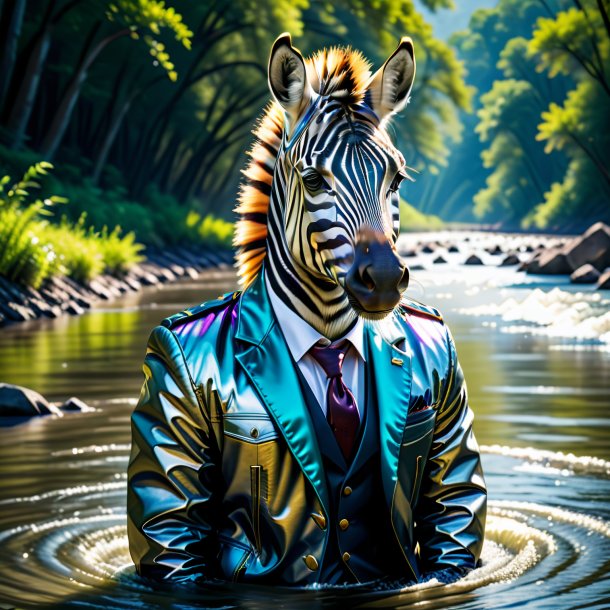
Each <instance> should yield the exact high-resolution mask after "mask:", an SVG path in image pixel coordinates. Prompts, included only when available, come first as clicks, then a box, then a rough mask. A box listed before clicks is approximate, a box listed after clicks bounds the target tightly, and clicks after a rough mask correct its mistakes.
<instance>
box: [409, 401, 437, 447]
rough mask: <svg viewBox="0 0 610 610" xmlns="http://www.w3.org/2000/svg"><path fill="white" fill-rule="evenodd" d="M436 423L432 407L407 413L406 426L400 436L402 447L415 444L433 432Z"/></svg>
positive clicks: (434, 411)
mask: <svg viewBox="0 0 610 610" xmlns="http://www.w3.org/2000/svg"><path fill="white" fill-rule="evenodd" d="M435 422H436V410H435V409H433V408H432V407H428V408H426V409H422V410H421V411H416V412H415V413H409V414H408V415H407V424H406V426H405V429H404V433H403V436H402V446H403V447H404V446H405V445H411V444H413V443H417V442H418V441H419V440H420V439H422V438H423V437H425V436H427V435H428V434H430V433H431V432H432V431H433V430H434V424H435Z"/></svg>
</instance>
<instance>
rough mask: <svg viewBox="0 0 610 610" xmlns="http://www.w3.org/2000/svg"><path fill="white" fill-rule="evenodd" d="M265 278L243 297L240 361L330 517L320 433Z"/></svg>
mask: <svg viewBox="0 0 610 610" xmlns="http://www.w3.org/2000/svg"><path fill="white" fill-rule="evenodd" d="M262 274H263V271H262V272H261V273H259V275H258V277H257V278H256V280H254V282H253V283H252V284H251V285H250V286H249V287H248V288H247V289H246V290H245V291H244V292H243V293H242V295H241V299H240V305H239V312H238V321H237V332H236V338H237V339H239V340H240V341H243V342H244V346H243V350H239V349H238V350H237V351H236V358H237V360H238V361H239V362H240V364H241V366H242V367H243V369H244V371H245V372H246V374H247V376H248V377H249V379H250V381H251V382H252V385H253V386H254V388H255V389H256V391H257V392H258V394H259V396H260V399H261V401H262V402H263V404H264V405H265V406H266V407H267V410H268V411H269V413H270V415H271V416H272V417H273V419H274V420H275V422H276V424H277V426H278V428H279V430H280V431H281V433H282V434H283V436H284V438H285V439H286V442H287V444H288V446H289V448H290V450H291V452H292V454H293V455H294V457H295V459H296V460H297V461H298V463H299V464H300V466H301V468H302V470H303V472H304V473H305V476H306V477H307V478H308V479H309V481H310V482H311V484H312V486H313V488H314V490H315V492H316V494H317V495H318V498H319V500H320V503H321V504H322V506H323V507H324V509H325V510H326V512H327V514H328V512H329V501H328V491H327V489H326V479H325V477H324V471H323V464H322V456H321V454H320V449H319V447H318V443H317V440H316V433H315V430H314V427H313V423H312V421H311V417H310V415H309V411H308V409H307V405H306V404H305V401H304V398H303V394H302V391H301V387H300V385H299V380H298V377H297V371H296V369H295V365H294V363H293V361H292V358H291V357H290V352H289V350H288V346H287V345H286V341H285V340H284V336H283V334H282V331H281V329H280V327H279V325H278V324H277V322H276V320H275V317H274V315H273V312H272V310H271V304H270V302H269V298H268V295H267V291H266V288H265V282H264V281H263V277H262Z"/></svg>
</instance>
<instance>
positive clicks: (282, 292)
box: [234, 33, 415, 340]
mask: <svg viewBox="0 0 610 610" xmlns="http://www.w3.org/2000/svg"><path fill="white" fill-rule="evenodd" d="M268 74H269V77H268V79H269V86H270V89H271V92H272V94H273V99H272V100H271V102H270V103H269V104H268V105H267V107H266V108H265V110H264V113H263V116H262V118H261V119H260V120H259V122H258V125H257V127H256V129H255V131H254V135H255V138H256V140H255V142H254V145H253V146H252V148H251V150H250V151H249V156H250V161H249V163H248V165H247V167H246V169H245V170H243V174H244V176H245V180H244V182H243V183H242V185H241V188H240V192H239V197H238V205H237V207H236V208H235V211H236V213H237V214H238V220H237V222H236V229H235V236H234V245H235V246H236V249H237V254H236V267H237V271H238V275H239V282H240V284H242V285H243V286H244V287H247V286H248V285H249V284H251V283H252V281H253V280H254V278H255V277H256V276H257V274H258V273H259V271H260V269H261V268H262V266H263V263H264V265H265V273H266V275H267V278H268V281H269V282H270V284H271V286H272V288H273V290H274V292H275V293H276V294H277V295H278V296H280V298H281V299H282V300H283V301H284V302H285V303H286V304H287V305H288V306H289V307H291V308H292V309H293V310H295V311H296V312H297V313H298V314H299V315H300V316H301V318H303V319H304V320H305V321H306V322H308V323H309V324H310V325H311V326H312V327H313V328H315V329H316V330H317V331H318V332H320V333H321V334H323V335H324V336H326V337H327V338H329V339H331V340H334V339H337V338H339V337H341V336H343V335H344V334H345V333H347V332H349V330H350V329H351V328H352V327H353V326H354V324H355V323H356V321H357V320H358V316H360V317H362V318H364V319H365V320H371V321H375V320H382V319H384V318H387V316H388V315H389V314H390V313H391V312H392V311H393V310H394V308H395V307H396V306H397V304H398V303H399V301H400V298H401V295H402V293H403V292H404V290H405V289H406V287H407V285H408V282H409V272H408V269H407V268H406V266H405V265H404V263H403V262H402V261H401V259H400V257H399V256H398V254H397V251H396V247H395V244H396V240H397V238H398V233H399V187H400V184H401V182H402V181H403V180H404V179H409V180H412V178H411V176H410V175H409V173H408V171H407V170H408V168H407V166H406V165H405V159H404V157H403V155H402V154H401V153H400V151H398V150H397V149H396V147H395V146H394V145H393V143H392V141H391V138H390V136H389V134H388V131H387V125H388V122H389V119H390V117H391V116H392V115H394V114H395V113H397V112H399V111H400V110H401V109H403V108H404V107H405V105H406V104H407V102H408V100H409V94H410V92H411V88H412V85H413V80H414V77H415V55H414V49H413V42H412V40H411V39H410V38H409V37H403V38H402V39H401V40H400V43H399V45H398V47H397V49H396V50H395V51H394V52H393V53H392V55H391V56H390V57H389V58H388V59H387V61H386V62H385V63H384V65H383V66H382V67H381V68H380V69H379V70H378V71H377V72H375V73H374V74H372V73H371V64H370V63H369V62H368V61H367V60H366V59H365V58H364V56H363V55H362V53H360V52H359V51H357V50H353V49H352V48H351V47H332V48H327V49H323V50H321V51H318V52H317V53H315V54H314V55H313V56H312V57H310V58H308V59H307V60H305V59H304V58H303V56H302V54H301V53H300V51H299V50H298V49H296V48H295V47H293V46H292V40H291V36H290V34H288V33H284V34H282V35H280V36H279V37H278V38H277V40H276V41H275V43H274V44H273V47H272V49H271V53H270V58H269V69H268Z"/></svg>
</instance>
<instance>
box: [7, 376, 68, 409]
mask: <svg viewBox="0 0 610 610" xmlns="http://www.w3.org/2000/svg"><path fill="white" fill-rule="evenodd" d="M49 413H53V414H54V415H59V416H61V415H62V413H61V411H60V410H59V409H58V408H57V407H56V406H55V405H53V404H51V403H50V402H48V401H47V399H46V398H45V397H44V396H42V395H41V394H39V393H38V392H35V391H34V390H30V389H29V388H24V387H22V386H18V385H12V384H10V383H0V416H3V417H32V416H34V415H48V414H49Z"/></svg>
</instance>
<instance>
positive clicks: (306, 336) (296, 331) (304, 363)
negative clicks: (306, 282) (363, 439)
mask: <svg viewBox="0 0 610 610" xmlns="http://www.w3.org/2000/svg"><path fill="white" fill-rule="evenodd" d="M265 285H266V287H267V292H268V293H269V299H270V300H271V307H272V308H273V313H274V314H275V317H276V318H277V321H278V323H279V325H280V329H281V331H282V334H283V335H284V339H286V344H287V345H288V349H289V350H290V353H291V354H292V358H293V360H294V361H295V362H296V363H297V365H298V367H299V370H300V371H301V373H302V374H303V377H304V378H305V381H306V382H307V383H308V384H309V387H310V388H311V390H312V392H313V395H314V396H315V397H316V399H317V400H318V403H319V405H320V407H321V408H322V412H323V413H324V416H326V389H327V387H328V383H329V381H328V377H327V376H326V373H325V372H324V369H323V368H322V367H321V366H320V364H319V363H318V362H317V360H316V359H315V358H314V357H313V356H312V355H311V354H309V353H308V352H309V350H310V348H311V347H313V346H314V345H316V344H318V345H319V346H322V347H325V346H327V345H330V343H331V342H330V341H329V340H328V339H327V338H326V337H324V335H321V334H320V333H319V332H318V331H317V330H316V329H315V328H313V327H312V326H310V325H309V324H308V323H307V322H306V321H305V320H303V318H301V316H299V314H297V313H296V312H295V311H293V310H292V309H290V307H288V306H287V305H286V304H285V303H284V301H282V300H281V299H280V298H279V297H278V296H277V294H275V292H274V291H273V288H272V287H271V286H270V284H269V282H268V281H267V276H265ZM343 339H347V340H348V341H349V343H350V347H349V349H348V350H347V352H345V358H344V360H343V367H342V369H341V372H342V375H343V383H344V384H345V385H346V386H347V387H348V389H349V390H350V391H351V393H352V394H353V395H354V398H355V399H356V405H357V408H358V414H359V415H360V419H362V414H363V411H362V409H363V408H364V404H365V400H364V392H365V389H364V363H365V357H364V322H363V321H362V318H360V317H359V318H358V321H357V322H356V324H355V325H354V327H353V328H352V330H350V331H349V332H348V333H347V334H346V335H345V336H343V337H341V338H340V339H337V340H336V341H335V343H336V342H338V341H341V340H343Z"/></svg>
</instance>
